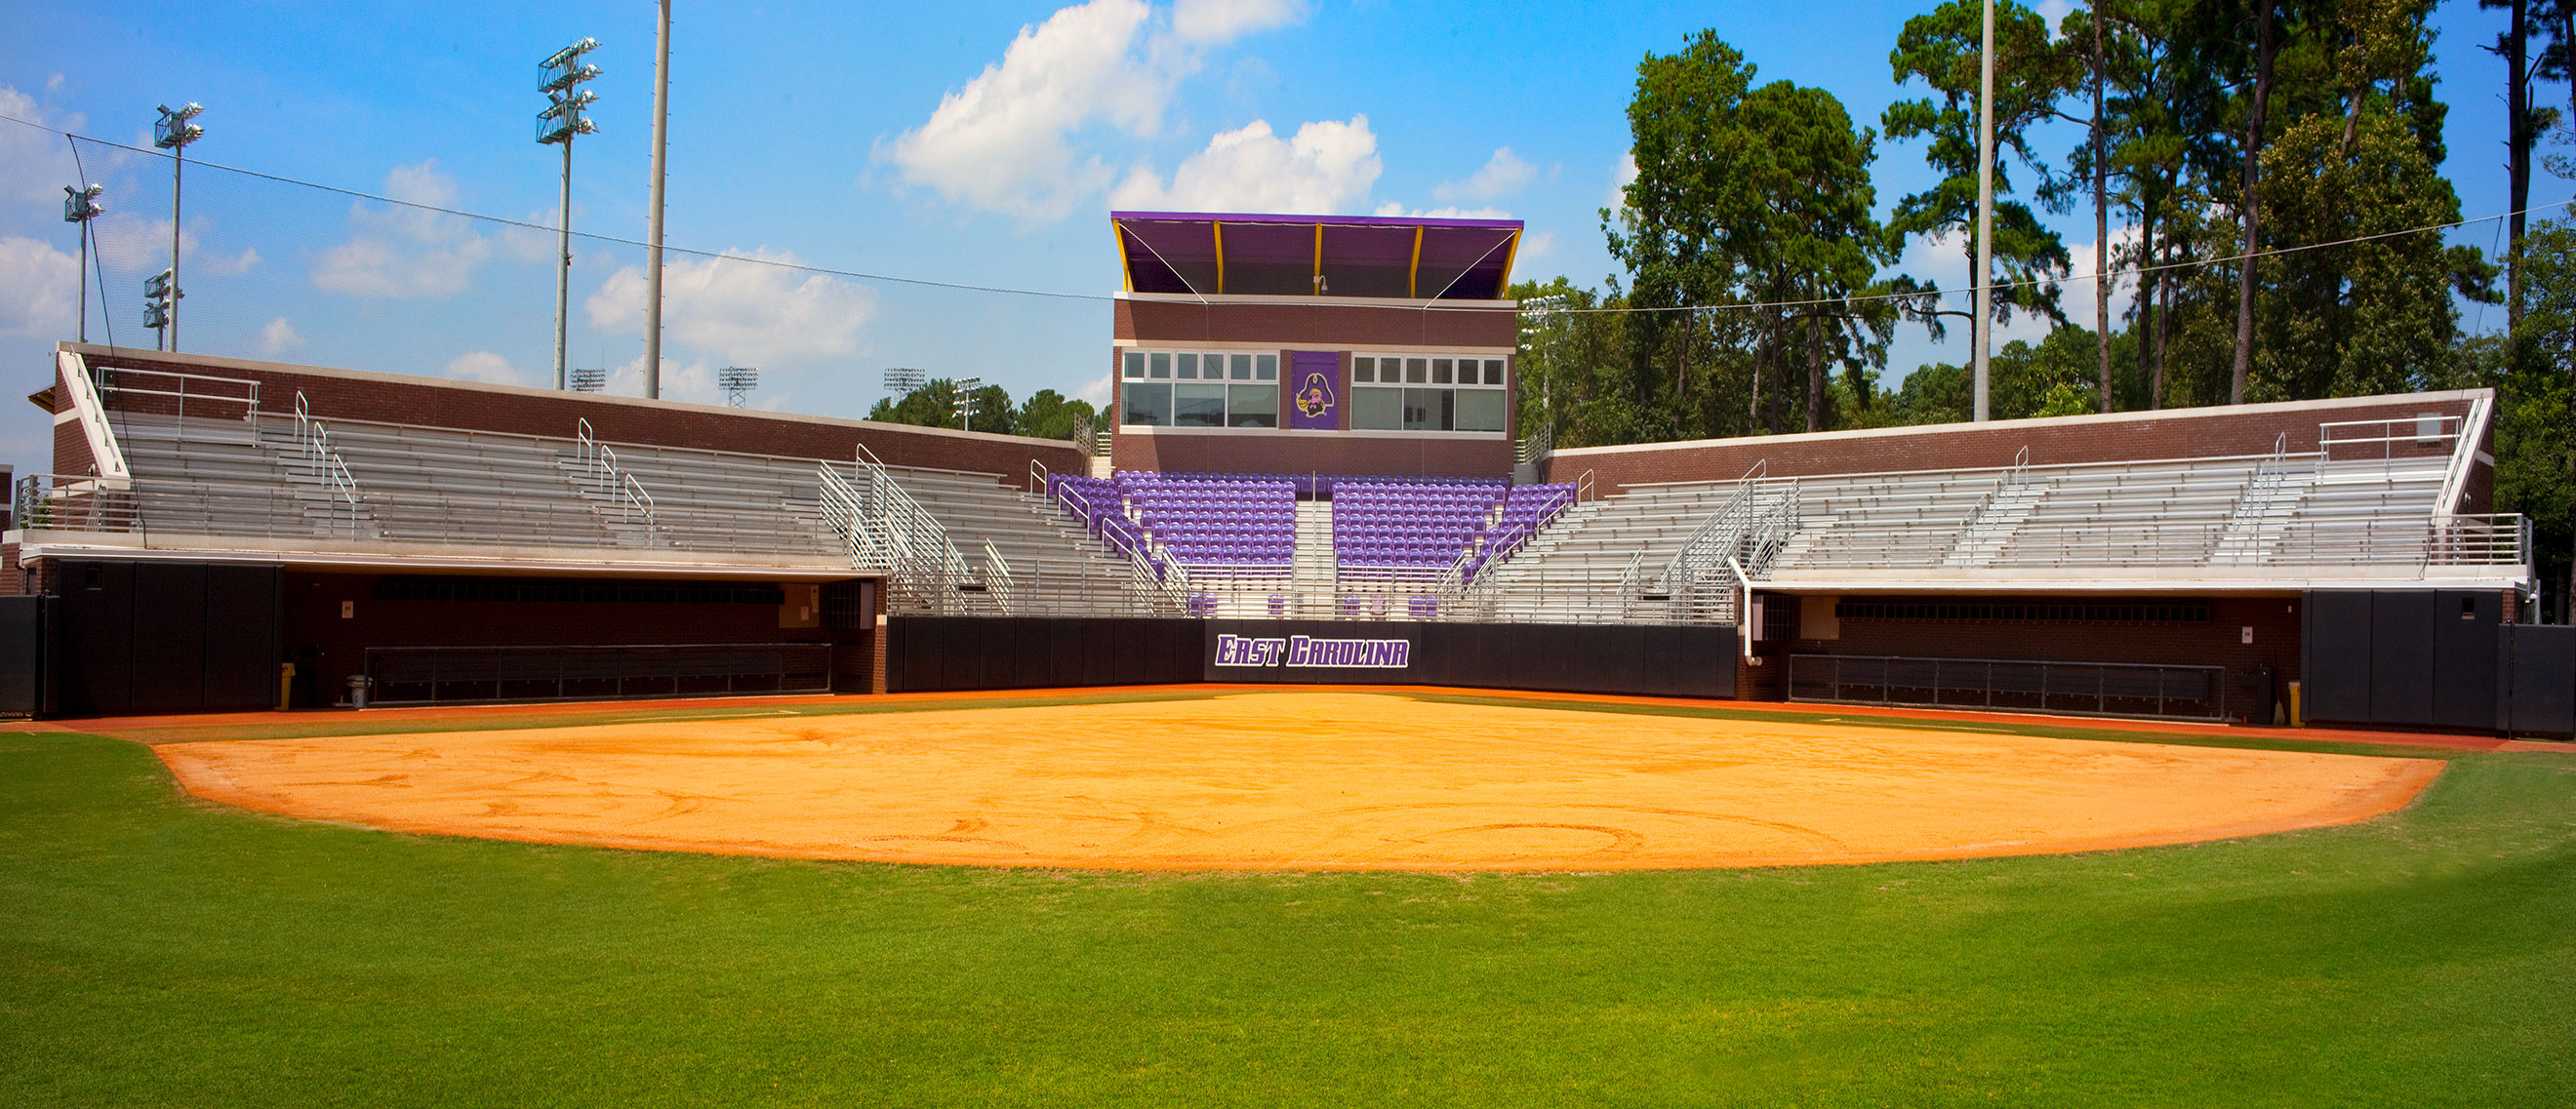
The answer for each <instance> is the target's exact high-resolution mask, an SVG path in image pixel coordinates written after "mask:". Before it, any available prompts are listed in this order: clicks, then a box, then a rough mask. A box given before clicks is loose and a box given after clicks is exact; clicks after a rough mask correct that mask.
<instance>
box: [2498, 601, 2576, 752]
mask: <svg viewBox="0 0 2576 1109" xmlns="http://www.w3.org/2000/svg"><path fill="white" fill-rule="evenodd" d="M2497 638H2498V640H2499V641H2500V642H2499V648H2498V649H2499V653H2500V654H2501V655H2502V658H2501V659H2499V663H2500V665H2499V669H2500V670H2501V671H2502V672H2503V676H2502V677H2501V678H2499V679H2498V680H2499V682H2500V683H2501V684H2502V685H2503V686H2504V687H2505V689H2504V692H2503V694H2502V703H2501V704H2500V705H2499V707H2498V709H2497V715H2498V717H2499V718H2500V719H2498V720H2497V722H2496V726H2497V727H2499V728H2501V729H2503V730H2505V731H2508V732H2512V733H2514V734H2517V735H2546V736H2564V735H2568V734H2571V733H2576V627H2570V626H2568V625H2565V624H2552V625H2547V626H2543V625H2539V624H2508V625H2506V626H2505V627H2504V628H2503V629H2502V630H2501V634H2500V635H2498V637H2497Z"/></svg>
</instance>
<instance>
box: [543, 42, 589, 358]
mask: <svg viewBox="0 0 2576 1109" xmlns="http://www.w3.org/2000/svg"><path fill="white" fill-rule="evenodd" d="M596 49H599V40H598V39H591V38H586V39H583V40H581V41H580V42H576V43H574V44H572V45H570V46H567V47H564V48H563V49H561V50H557V51H555V52H554V53H553V54H551V55H549V56H548V57H547V58H546V60H544V61H542V62H539V63H537V68H538V69H541V70H544V71H545V72H546V82H545V83H544V84H542V85H539V86H537V91H538V92H541V93H544V94H546V101H547V102H546V110H545V111H542V112H539V113H537V143H538V145H541V146H542V145H544V144H546V143H562V144H563V207H562V209H561V217H560V218H561V220H562V223H561V226H560V227H559V228H558V230H557V232H556V244H557V247H558V249H557V251H556V253H557V255H558V258H557V261H556V264H555V388H557V389H561V388H563V387H564V384H565V383H564V332H565V330H566V328H567V327H569V325H570V320H571V313H570V311H569V307H568V306H569V305H570V304H571V302H572V139H573V136H575V135H589V134H595V133H597V132H598V130H599V126H598V125H597V124H595V123H592V122H591V121H590V117H589V116H586V115H583V114H582V109H584V108H587V107H589V106H590V104H591V102H592V101H594V100H597V99H599V94H598V93H594V92H590V91H587V90H580V91H576V90H578V89H579V86H580V85H581V83H582V82H584V81H588V80H590V79H591V78H594V77H597V76H599V67H598V66H595V65H584V64H582V63H581V56H582V55H584V54H587V53H590V52H591V51H593V50H596Z"/></svg>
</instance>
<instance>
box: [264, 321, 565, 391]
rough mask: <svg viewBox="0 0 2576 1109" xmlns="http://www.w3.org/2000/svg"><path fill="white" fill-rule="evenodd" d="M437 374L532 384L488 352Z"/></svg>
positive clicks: (463, 358)
mask: <svg viewBox="0 0 2576 1109" xmlns="http://www.w3.org/2000/svg"><path fill="white" fill-rule="evenodd" d="M278 322H279V323H284V322H286V321H284V320H279V321H278ZM438 372H439V374H440V375H441V376H444V377H452V378H456V379H458V380H460V381H482V382H488V383H490V384H493V385H529V384H533V382H531V381H530V380H529V379H528V375H526V374H523V373H520V372H519V371H518V370H516V369H513V368H512V367H511V366H510V360H509V359H507V358H503V357H501V356H500V355H497V354H494V353H492V352H491V351H488V350H478V351H475V352H473V353H471V354H460V355H457V356H456V357H455V358H453V359H451V360H449V362H448V363H447V368H445V369H442V370H440V371H438Z"/></svg>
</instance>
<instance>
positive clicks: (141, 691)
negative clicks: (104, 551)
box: [44, 562, 281, 716]
mask: <svg viewBox="0 0 2576 1109" xmlns="http://www.w3.org/2000/svg"><path fill="white" fill-rule="evenodd" d="M280 581H281V577H280V571H279V569H278V568H277V567H274V566H228V565H220V564H217V565H207V564H199V563H157V562H139V563H128V562H64V563H62V564H61V572H60V577H59V579H58V584H57V586H56V589H57V592H58V596H57V597H56V598H54V600H53V603H52V605H51V606H50V608H49V618H48V619H47V620H46V627H45V636H46V640H47V643H48V646H49V648H50V650H49V651H48V653H47V657H48V658H49V659H50V660H51V665H50V666H49V667H48V669H47V672H46V677H45V681H46V684H47V686H48V687H49V688H50V698H49V699H50V701H51V703H50V705H48V706H46V707H45V708H44V711H46V712H48V713H58V714H61V715H66V716H93V715H113V714H119V713H133V712H200V711H226V710H244V709H259V708H266V707H269V706H270V705H272V704H275V703H276V700H277V664H278V659H279V654H278V593H279V589H280Z"/></svg>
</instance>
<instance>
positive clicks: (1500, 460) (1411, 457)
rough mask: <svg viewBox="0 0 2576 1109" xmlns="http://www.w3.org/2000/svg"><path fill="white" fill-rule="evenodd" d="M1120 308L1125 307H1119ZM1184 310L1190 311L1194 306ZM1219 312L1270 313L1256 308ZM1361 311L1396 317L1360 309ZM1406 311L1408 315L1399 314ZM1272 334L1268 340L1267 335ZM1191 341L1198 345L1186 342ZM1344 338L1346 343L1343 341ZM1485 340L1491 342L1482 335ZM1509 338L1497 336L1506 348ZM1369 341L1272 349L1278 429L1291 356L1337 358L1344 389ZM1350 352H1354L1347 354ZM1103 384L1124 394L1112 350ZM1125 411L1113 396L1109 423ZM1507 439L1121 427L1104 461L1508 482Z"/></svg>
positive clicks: (1510, 366)
mask: <svg viewBox="0 0 2576 1109" xmlns="http://www.w3.org/2000/svg"><path fill="white" fill-rule="evenodd" d="M1119 303H1120V305H1121V306H1122V307H1123V306H1125V305H1127V304H1130V303H1135V302H1130V301H1121V302H1119ZM1190 307H1196V306H1195V305H1193V306H1190ZM1221 307H1269V306H1263V305H1254V306H1236V305H1227V306H1221ZM1367 310H1368V311H1397V310H1395V309H1367ZM1406 311H1411V310H1406ZM1274 335H1275V333H1274ZM1190 338H1200V337H1199V336H1192V337H1190ZM1344 338H1347V337H1346V336H1345V337H1344ZM1484 338H1486V339H1491V338H1493V336H1485V337H1484ZM1515 339H1516V336H1513V335H1510V334H1506V335H1504V336H1502V342H1503V343H1504V344H1505V345H1508V344H1510V343H1511V342H1513V341H1515ZM1188 341H1189V339H1183V338H1158V337H1148V338H1146V339H1143V340H1141V342H1142V343H1143V344H1144V345H1146V346H1149V347H1150V346H1158V345H1169V346H1172V347H1182V346H1186V345H1187V343H1188ZM1373 345H1376V344H1373V343H1371V342H1345V341H1344V339H1341V338H1336V339H1324V338H1319V339H1316V340H1315V341H1311V342H1302V341H1301V342H1300V343H1298V344H1296V345H1294V346H1291V347H1282V348H1280V349H1279V351H1278V354H1279V366H1280V373H1279V394H1280V395H1279V414H1280V416H1279V418H1280V423H1281V425H1282V427H1283V428H1284V426H1285V425H1286V424H1287V422H1288V419H1289V412H1290V405H1291V404H1292V403H1293V395H1294V394H1293V390H1294V386H1295V383H1294V382H1292V381H1290V380H1289V378H1290V376H1291V375H1290V374H1289V372H1288V367H1289V365H1290V362H1291V358H1290V355H1291V354H1293V353H1294V351H1295V350H1298V349H1304V350H1318V349H1327V350H1334V351H1335V353H1337V354H1339V355H1340V358H1341V373H1342V382H1343V390H1344V391H1345V392H1348V390H1349V389H1350V388H1351V358H1352V356H1353V355H1355V354H1359V353H1364V352H1366V351H1368V350H1369V349H1371V347H1372V346H1373ZM1354 348H1356V349H1354ZM1519 372H1520V367H1519V365H1518V359H1517V358H1511V359H1507V360H1506V369H1505V371H1504V378H1503V380H1504V381H1505V383H1506V389H1507V390H1508V389H1514V388H1517V387H1518V375H1519ZM1109 374H1110V380H1111V381H1113V382H1116V383H1117V385H1118V386H1119V387H1120V388H1122V389H1123V388H1125V386H1126V384H1127V382H1126V379H1125V378H1124V377H1123V376H1121V375H1120V359H1119V351H1118V350H1117V349H1116V348H1112V349H1111V350H1110V352H1109ZM1349 400H1350V398H1349V397H1347V396H1345V397H1343V398H1342V403H1341V405H1340V406H1339V421H1340V424H1341V426H1343V427H1345V428H1347V427H1348V426H1349V425H1350V403H1349ZM1516 408H1517V406H1509V407H1506V409H1505V418H1504V427H1505V428H1506V429H1509V428H1512V427H1514V426H1516V424H1517V421H1518V419H1519V413H1518V412H1517V411H1516ZM1123 411H1124V409H1123V407H1122V405H1121V402H1120V401H1119V400H1118V399H1117V398H1116V397H1115V396H1113V397H1112V399H1111V401H1110V410H1109V413H1108V415H1109V418H1110V419H1111V420H1113V421H1115V420H1117V419H1118V418H1119V414H1120V413H1121V412H1123ZM1512 456H1513V445H1512V432H1511V431H1509V430H1506V431H1505V432H1504V433H1503V434H1502V435H1501V436H1500V437H1498V438H1460V437H1456V436H1455V435H1454V434H1440V435H1405V434H1402V433H1388V432H1374V433H1367V434H1356V435H1355V434H1348V433H1331V432H1319V431H1306V432H1296V433H1288V432H1284V431H1265V430H1226V431H1216V430H1211V431H1205V432H1181V433H1174V434H1164V433H1160V432H1138V431H1134V430H1131V429H1129V428H1128V427H1127V426H1126V425H1125V424H1115V423H1114V424H1113V425H1112V427H1111V436H1110V449H1109V457H1110V460H1111V464H1112V465H1113V466H1115V467H1116V468H1117V469H1121V470H1161V471H1166V472H1181V473H1193V472H1195V473H1222V474H1353V475H1359V474H1369V475H1390V476H1393V475H1402V476H1418V477H1493V478H1499V477H1509V476H1510V475H1511V472H1512Z"/></svg>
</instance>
